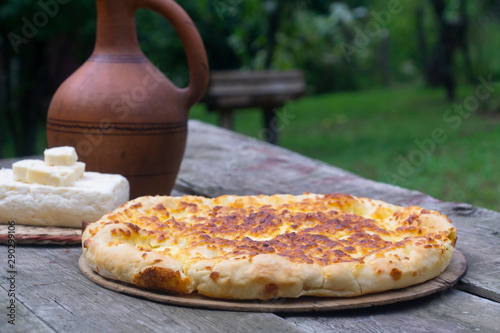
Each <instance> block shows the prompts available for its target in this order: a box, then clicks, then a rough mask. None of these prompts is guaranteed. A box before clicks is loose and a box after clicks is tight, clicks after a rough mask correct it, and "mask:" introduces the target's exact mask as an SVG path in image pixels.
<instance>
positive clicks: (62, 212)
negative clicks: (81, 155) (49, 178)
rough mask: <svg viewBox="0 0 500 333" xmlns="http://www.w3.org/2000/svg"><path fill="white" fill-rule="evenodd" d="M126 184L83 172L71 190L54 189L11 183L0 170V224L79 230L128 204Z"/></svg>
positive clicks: (112, 177) (7, 171)
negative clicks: (9, 222) (83, 223)
mask: <svg viewBox="0 0 500 333" xmlns="http://www.w3.org/2000/svg"><path fill="white" fill-rule="evenodd" d="M129 191H130V188H129V183H128V181H127V179H126V178H125V177H123V176H121V175H111V174H101V173H97V172H85V173H84V175H83V176H82V177H81V178H80V179H77V180H76V181H75V183H74V184H73V186H66V187H54V186H47V185H41V184H27V183H23V182H19V181H15V180H14V175H13V170H12V169H0V223H2V224H5V223H8V221H16V223H18V224H25V225H37V226H53V227H55V226H59V227H73V228H81V226H82V220H83V221H86V222H95V221H97V220H98V219H100V218H101V217H102V216H103V215H104V214H106V213H109V212H112V211H113V210H114V209H116V208H117V207H119V206H120V205H122V204H124V203H125V202H127V201H128V200H129Z"/></svg>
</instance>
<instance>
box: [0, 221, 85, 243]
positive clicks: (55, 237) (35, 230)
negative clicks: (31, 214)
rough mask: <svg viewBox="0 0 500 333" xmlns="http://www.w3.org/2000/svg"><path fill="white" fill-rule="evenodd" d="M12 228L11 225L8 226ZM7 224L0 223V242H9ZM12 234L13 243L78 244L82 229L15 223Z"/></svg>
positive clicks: (80, 239)
mask: <svg viewBox="0 0 500 333" xmlns="http://www.w3.org/2000/svg"><path fill="white" fill-rule="evenodd" d="M10 227H11V229H12V226H10ZM8 228H9V226H8V225H3V224H2V225H0V244H8V243H9V229H8ZM11 231H13V232H12V234H13V235H14V236H15V237H14V238H13V239H14V241H15V244H16V245H17V244H37V245H41V244H55V245H68V244H79V243H81V241H82V230H81V229H75V228H59V227H38V226H30V225H20V224H16V225H15V229H13V230H11Z"/></svg>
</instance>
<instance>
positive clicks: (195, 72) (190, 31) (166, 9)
mask: <svg viewBox="0 0 500 333" xmlns="http://www.w3.org/2000/svg"><path fill="white" fill-rule="evenodd" d="M138 3H139V7H140V8H145V9H150V10H153V11H155V12H157V13H158V14H160V15H162V16H163V17H164V18H165V19H166V20H167V21H168V22H169V23H170V24H171V25H172V26H173V27H174V29H175V32H176V33H177V35H178V36H179V38H180V39H181V42H182V45H183V46H184V49H185V52H186V56H187V61H188V66H189V85H188V86H187V87H186V88H178V89H179V91H180V93H181V95H183V97H184V100H185V102H186V106H187V109H188V110H189V108H190V107H191V106H193V105H194V104H195V103H196V102H198V101H199V100H200V98H201V97H203V95H204V93H205V91H206V89H207V87H208V80H209V68H208V59H207V54H206V51H205V47H204V45H203V41H202V39H201V36H200V34H199V32H198V30H197V29H196V26H195V25H194V23H193V21H192V20H191V18H190V17H189V15H188V14H187V13H186V12H185V11H184V9H183V8H182V7H181V6H179V5H178V4H177V3H176V2H175V1H173V0H142V1H138Z"/></svg>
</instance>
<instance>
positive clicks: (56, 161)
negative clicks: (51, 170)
mask: <svg viewBox="0 0 500 333" xmlns="http://www.w3.org/2000/svg"><path fill="white" fill-rule="evenodd" d="M43 155H44V159H45V163H47V164H48V165H74V164H75V163H76V161H77V159H78V156H77V155H76V150H75V148H73V147H69V146H64V147H55V148H50V149H45V151H44V152H43Z"/></svg>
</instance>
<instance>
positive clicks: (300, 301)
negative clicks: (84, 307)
mask: <svg viewBox="0 0 500 333" xmlns="http://www.w3.org/2000/svg"><path fill="white" fill-rule="evenodd" d="M78 266H79V267H80V270H81V272H82V273H83V274H84V275H85V276H86V277H87V278H88V279H89V280H90V281H92V282H94V283H96V284H98V285H100V286H102V287H104V288H107V289H110V290H113V291H116V292H119V293H123V294H127V295H131V296H135V297H141V298H145V299H148V300H151V301H156V302H160V303H165V304H171V305H181V306H188V307H196V308H205V309H216V310H229V311H253V312H311V311H334V310H345V309H356V308H364V307H370V306H377V305H385V304H391V303H397V302H403V301H407V300H412V299H416V298H420V297H424V296H428V295H431V294H434V293H437V292H439V291H443V290H446V289H449V288H451V287H452V286H453V285H454V284H455V283H457V282H458V281H459V280H460V278H462V276H463V275H464V274H465V272H466V270H467V262H466V260H465V257H464V255H463V254H462V253H461V252H459V251H457V250H455V252H454V253H453V256H452V258H451V263H450V265H449V266H448V268H446V270H445V271H444V272H443V273H442V274H441V275H439V276H438V277H436V278H434V279H432V280H430V281H427V282H424V283H421V284H418V285H415V286H411V287H408V288H403V289H397V290H389V291H386V292H381V293H376V294H368V295H363V296H358V297H350V298H324V297H300V298H283V299H275V300H270V301H231V300H223V299H213V298H208V297H205V296H202V295H198V294H192V295H178V294H168V293H163V292H159V291H151V290H144V289H139V288H137V287H135V286H133V285H129V284H125V283H121V282H118V281H114V280H109V279H106V278H103V277H102V276H100V275H99V274H97V273H95V272H94V271H93V270H92V269H91V267H90V266H89V264H88V263H87V261H86V260H85V258H83V256H81V257H80V260H79V261H78Z"/></svg>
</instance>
